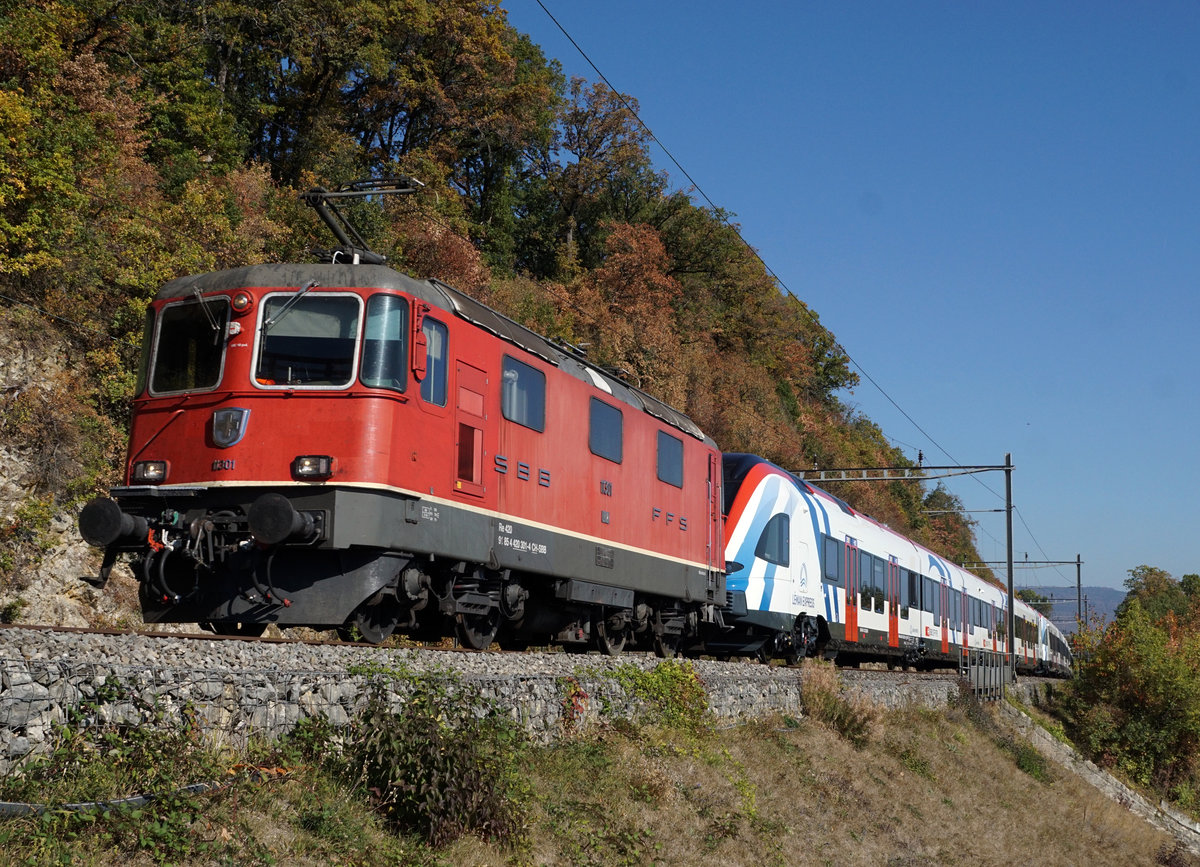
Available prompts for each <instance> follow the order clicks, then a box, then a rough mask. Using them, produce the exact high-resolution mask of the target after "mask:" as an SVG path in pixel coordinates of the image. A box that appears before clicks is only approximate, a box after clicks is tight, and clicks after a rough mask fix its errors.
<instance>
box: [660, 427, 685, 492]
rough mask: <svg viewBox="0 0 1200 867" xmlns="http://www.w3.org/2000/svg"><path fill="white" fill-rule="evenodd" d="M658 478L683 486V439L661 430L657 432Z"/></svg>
mask: <svg viewBox="0 0 1200 867" xmlns="http://www.w3.org/2000/svg"><path fill="white" fill-rule="evenodd" d="M658 478H659V481H663V482H666V483H667V484H668V485H674V486H675V487H677V488H682V487H683V440H681V439H678V438H677V437H673V436H671V435H670V434H669V433H666V432H665V431H661V430H660V431H659V432H658Z"/></svg>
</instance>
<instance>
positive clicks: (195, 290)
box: [192, 286, 221, 346]
mask: <svg viewBox="0 0 1200 867" xmlns="http://www.w3.org/2000/svg"><path fill="white" fill-rule="evenodd" d="M192 294H193V295H195V296H196V301H198V302H199V304H200V309H201V310H203V311H204V317H205V318H206V319H207V320H208V324H209V325H210V326H212V330H213V332H214V336H213V345H214V346H216V345H217V342H218V341H219V340H220V339H221V326H220V325H218V324H217V317H215V316H213V313H212V311H211V310H209V309H208V302H207V301H205V300H204V296H203V295H201V294H200V287H199V286H193V287H192Z"/></svg>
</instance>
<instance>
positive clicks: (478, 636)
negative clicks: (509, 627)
mask: <svg viewBox="0 0 1200 867" xmlns="http://www.w3.org/2000/svg"><path fill="white" fill-rule="evenodd" d="M455 624H456V627H457V628H456V630H455V631H456V632H457V633H458V640H459V642H460V643H461V644H462V645H463V646H464V647H470V648H471V649H473V650H487V649H488V648H489V647H491V646H492V642H493V641H495V640H496V633H497V632H498V631H499V629H500V612H499V611H498V610H493V611H489V612H488V613H487V614H459V615H458V617H457V618H456V621H455Z"/></svg>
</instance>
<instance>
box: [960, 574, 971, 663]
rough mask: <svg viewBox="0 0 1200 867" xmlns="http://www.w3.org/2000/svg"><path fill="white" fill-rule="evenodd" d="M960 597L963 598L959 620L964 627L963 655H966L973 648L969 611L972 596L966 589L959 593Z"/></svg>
mask: <svg viewBox="0 0 1200 867" xmlns="http://www.w3.org/2000/svg"><path fill="white" fill-rule="evenodd" d="M959 598H960V599H961V600H962V604H961V605H960V606H959V608H960V609H961V610H960V611H959V612H958V617H959V621H958V622H959V624H960V625H961V627H962V629H961V631H962V649H963V655H964V656H965V655H966V654H968V653H969V652H970V650H971V638H970V636H971V617H970V611H969V605H970V602H971V597H970V596H969V595H967V591H966V589H964V590H963V591H962V593H960V594H959Z"/></svg>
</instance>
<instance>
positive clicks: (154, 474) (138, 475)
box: [129, 461, 167, 485]
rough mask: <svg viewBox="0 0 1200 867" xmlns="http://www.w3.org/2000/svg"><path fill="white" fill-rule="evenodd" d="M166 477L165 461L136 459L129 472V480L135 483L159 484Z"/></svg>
mask: <svg viewBox="0 0 1200 867" xmlns="http://www.w3.org/2000/svg"><path fill="white" fill-rule="evenodd" d="M166 479H167V462H166V461H138V462H137V463H135V464H134V465H133V472H131V473H130V474H129V480H130V481H131V482H133V483H134V484H135V485H159V484H162V483H163V482H165V481H166Z"/></svg>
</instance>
